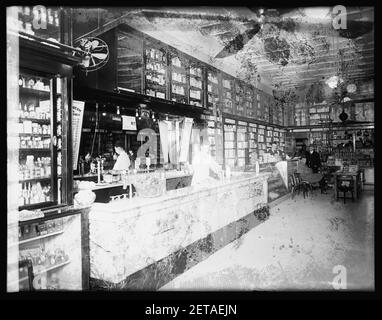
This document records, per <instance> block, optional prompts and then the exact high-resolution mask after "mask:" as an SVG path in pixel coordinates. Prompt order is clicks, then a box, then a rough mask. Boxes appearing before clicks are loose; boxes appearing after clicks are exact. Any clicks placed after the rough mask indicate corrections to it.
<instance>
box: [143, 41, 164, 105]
mask: <svg viewBox="0 0 382 320" xmlns="http://www.w3.org/2000/svg"><path fill="white" fill-rule="evenodd" d="M166 70H167V58H166V52H165V50H160V49H156V48H154V47H151V46H150V45H149V44H146V49H145V71H144V74H145V94H146V95H148V96H152V97H157V98H161V99H166Z"/></svg>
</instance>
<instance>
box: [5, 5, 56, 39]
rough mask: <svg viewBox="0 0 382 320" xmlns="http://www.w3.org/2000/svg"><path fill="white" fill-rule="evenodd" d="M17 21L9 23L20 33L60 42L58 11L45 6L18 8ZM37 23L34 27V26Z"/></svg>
mask: <svg viewBox="0 0 382 320" xmlns="http://www.w3.org/2000/svg"><path fill="white" fill-rule="evenodd" d="M17 8H18V20H17V21H11V25H12V26H13V27H14V29H17V30H18V31H20V32H25V33H27V34H30V35H33V36H36V37H39V38H42V39H46V40H51V41H55V42H60V40H61V39H60V26H61V21H60V9H59V8H58V7H45V6H34V7H32V6H19V7H17ZM36 21H37V22H38V23H37V25H38V27H36V26H35V25H34V24H36Z"/></svg>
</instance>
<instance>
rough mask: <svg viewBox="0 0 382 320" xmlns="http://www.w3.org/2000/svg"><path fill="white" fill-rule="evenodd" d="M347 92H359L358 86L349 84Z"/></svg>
mask: <svg viewBox="0 0 382 320" xmlns="http://www.w3.org/2000/svg"><path fill="white" fill-rule="evenodd" d="M346 90H347V92H350V93H354V92H356V90H357V86H356V85H355V84H354V83H351V84H349V85H348V86H347V87H346Z"/></svg>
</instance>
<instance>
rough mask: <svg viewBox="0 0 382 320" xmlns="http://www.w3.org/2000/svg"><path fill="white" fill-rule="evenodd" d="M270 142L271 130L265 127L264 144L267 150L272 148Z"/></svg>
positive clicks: (271, 139)
mask: <svg viewBox="0 0 382 320" xmlns="http://www.w3.org/2000/svg"><path fill="white" fill-rule="evenodd" d="M272 142H273V128H272V127H267V128H266V131H265V143H266V148H267V149H270V148H271V147H272Z"/></svg>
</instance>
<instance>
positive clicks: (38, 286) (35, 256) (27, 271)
mask: <svg viewBox="0 0 382 320" xmlns="http://www.w3.org/2000/svg"><path fill="white" fill-rule="evenodd" d="M82 215H83V211H82V210H81V209H79V208H77V209H72V208H64V209H61V210H60V209H59V210H56V209H52V210H46V211H44V214H43V216H42V217H40V218H38V217H34V218H31V219H29V217H27V219H26V220H21V221H19V227H18V242H15V243H13V244H11V246H12V245H13V246H18V254H19V276H18V286H19V290H20V291H33V290H81V289H83V287H84V283H86V281H87V279H86V277H88V270H87V272H86V268H85V270H83V267H84V266H85V265H86V263H84V261H85V255H84V249H85V248H86V247H87V246H88V244H87V243H86V242H87V241H88V239H86V238H84V237H83V236H82V233H81V228H82V225H83V221H84V219H83V216H82ZM50 217H51V218H50ZM84 271H85V272H84Z"/></svg>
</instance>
